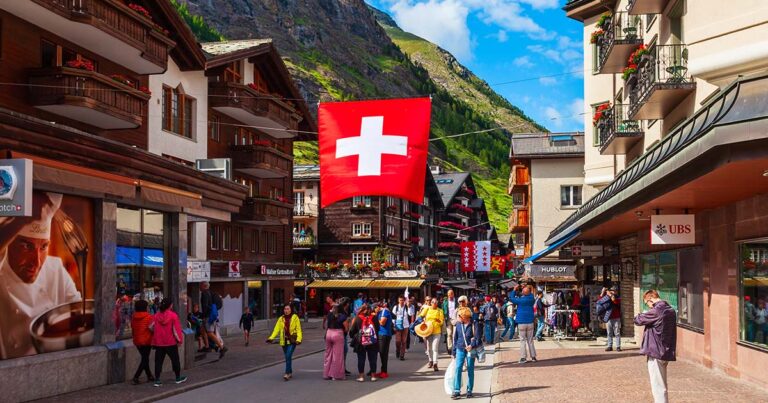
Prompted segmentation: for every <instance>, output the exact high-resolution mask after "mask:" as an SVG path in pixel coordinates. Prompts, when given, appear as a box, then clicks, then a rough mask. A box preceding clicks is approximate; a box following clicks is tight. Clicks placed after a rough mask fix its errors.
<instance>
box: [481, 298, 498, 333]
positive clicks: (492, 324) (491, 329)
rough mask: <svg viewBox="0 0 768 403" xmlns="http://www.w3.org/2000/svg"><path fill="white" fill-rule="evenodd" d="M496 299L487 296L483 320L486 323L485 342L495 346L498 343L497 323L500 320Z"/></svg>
mask: <svg viewBox="0 0 768 403" xmlns="http://www.w3.org/2000/svg"><path fill="white" fill-rule="evenodd" d="M495 299H496V297H493V299H491V297H488V296H486V297H485V305H483V310H482V313H483V320H484V321H485V342H486V343H487V344H493V343H495V342H496V321H497V320H499V308H498V307H496V301H494V300H495Z"/></svg>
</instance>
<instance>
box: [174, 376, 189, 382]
mask: <svg viewBox="0 0 768 403" xmlns="http://www.w3.org/2000/svg"><path fill="white" fill-rule="evenodd" d="M186 381H187V377H186V376H184V375H182V376H180V377H178V378H176V383H184V382H186Z"/></svg>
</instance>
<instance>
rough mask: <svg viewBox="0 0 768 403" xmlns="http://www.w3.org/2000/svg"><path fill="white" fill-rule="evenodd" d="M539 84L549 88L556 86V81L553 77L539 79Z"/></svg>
mask: <svg viewBox="0 0 768 403" xmlns="http://www.w3.org/2000/svg"><path fill="white" fill-rule="evenodd" d="M539 84H541V85H546V86H551V85H555V84H557V79H556V78H554V77H540V78H539Z"/></svg>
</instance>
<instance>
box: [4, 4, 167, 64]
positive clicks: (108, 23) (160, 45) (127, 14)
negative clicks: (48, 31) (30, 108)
mask: <svg viewBox="0 0 768 403" xmlns="http://www.w3.org/2000/svg"><path fill="white" fill-rule="evenodd" d="M17 1H18V0H17ZM25 1H26V0H25ZM32 1H34V2H35V3H36V4H38V5H40V6H42V7H45V8H47V9H48V10H50V11H53V12H55V13H57V14H59V15H60V16H62V17H64V18H67V19H69V20H71V21H74V22H78V23H82V24H87V25H91V26H93V27H95V28H98V29H99V30H101V31H103V32H106V33H108V34H109V35H111V36H113V37H114V38H116V39H118V40H120V41H122V42H124V43H127V44H129V45H130V46H132V47H134V48H136V49H137V50H139V51H140V54H141V57H142V58H144V59H145V60H147V61H149V62H151V63H152V64H154V65H155V66H156V68H153V69H149V70H145V69H143V68H141V67H137V66H140V65H132V63H130V62H124V61H123V60H121V59H122V58H129V57H134V56H133V55H129V54H125V53H121V50H120V49H119V48H117V47H112V48H109V47H108V46H107V50H106V51H105V54H103V56H106V57H108V58H110V59H113V60H115V61H116V62H118V63H120V64H123V65H125V66H126V67H129V68H131V69H132V70H134V71H136V72H137V73H142V74H148V73H159V72H162V71H164V70H165V69H166V66H167V63H168V52H169V51H170V49H171V48H173V46H175V43H174V42H173V41H172V40H171V39H170V38H169V37H168V34H167V31H165V29H164V28H163V27H161V26H159V25H157V23H155V22H153V21H152V19H151V17H148V16H145V15H143V14H142V13H140V12H137V11H135V10H132V9H131V8H130V7H128V5H126V3H125V2H123V1H121V0H32ZM15 7H16V6H15ZM41 18H42V16H41ZM42 26H43V27H45V28H47V26H45V25H42ZM52 29H54V30H55V27H52ZM67 29H71V28H67ZM57 33H58V32H57ZM58 34H61V33H58ZM83 34H84V35H88V34H87V33H85V32H84V33H83ZM62 36H64V37H67V36H66V34H65V35H62ZM75 36H76V37H77V36H78V35H75ZM96 39H98V38H94V37H90V38H88V37H86V38H85V39H83V42H84V43H77V44H78V45H81V46H84V47H86V48H91V47H92V46H91V45H93V44H94V43H93V42H94V41H95V42H96V43H95V44H98V41H96ZM70 40H71V39H70ZM92 40H93V41H92ZM102 45H104V44H103V43H102ZM90 50H93V51H95V50H94V49H90ZM110 52H114V55H112V54H110ZM129 64H130V65H129Z"/></svg>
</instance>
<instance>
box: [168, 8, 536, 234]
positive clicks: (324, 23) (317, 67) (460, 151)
mask: <svg viewBox="0 0 768 403" xmlns="http://www.w3.org/2000/svg"><path fill="white" fill-rule="evenodd" d="M176 1H178V2H179V3H181V4H183V5H185V6H186V7H187V8H188V10H189V12H190V13H191V14H192V15H201V16H202V17H203V18H204V20H205V22H206V23H207V24H209V25H210V26H212V27H213V28H215V29H217V30H218V31H219V32H221V34H222V35H223V36H225V37H227V38H229V39H244V38H267V37H268V38H272V39H273V41H274V43H275V45H276V46H277V48H278V49H279V50H280V53H281V54H282V55H283V56H284V60H285V62H286V64H287V66H288V68H289V69H290V70H291V73H292V74H293V76H294V79H295V80H296V83H297V85H298V87H299V89H300V91H302V93H303V94H304V97H305V99H307V101H308V103H309V104H310V105H311V106H312V107H313V108H316V105H317V102H319V101H330V100H352V99H366V98H388V97H410V96H417V95H432V104H433V108H432V131H431V137H432V138H440V139H441V140H439V141H432V142H431V143H430V159H431V162H432V163H435V164H440V165H442V166H444V167H445V168H446V169H449V170H464V171H469V172H472V174H473V177H474V181H475V184H476V186H477V187H478V190H479V195H480V196H481V197H483V198H484V199H485V200H486V203H487V207H488V214H489V216H490V219H491V222H492V223H493V224H494V225H495V226H496V227H497V229H498V232H499V233H504V232H507V218H508V216H509V210H510V208H511V204H512V203H511V200H510V198H509V197H508V196H507V193H506V185H507V179H508V175H509V162H508V155H509V135H510V132H526V131H540V130H543V128H542V127H541V126H540V125H538V124H536V123H535V122H533V121H532V120H531V119H529V118H528V117H527V116H525V115H524V114H523V113H522V111H520V110H519V109H518V108H516V107H515V106H513V105H511V104H510V103H509V102H507V101H506V100H505V99H503V98H502V97H501V96H499V95H498V94H496V93H495V92H493V90H492V89H491V88H490V87H489V86H488V85H487V84H486V83H485V82H484V81H482V80H481V79H479V78H478V77H477V76H475V75H474V74H473V73H472V72H471V71H469V70H468V69H466V68H465V67H464V66H462V65H461V64H459V63H458V62H457V61H456V59H455V58H454V57H453V56H452V55H450V53H448V52H446V51H444V50H442V49H440V48H439V47H438V46H436V45H434V44H432V43H430V42H428V41H426V40H424V39H422V38H419V37H417V36H414V35H411V34H408V33H406V32H404V31H402V30H401V29H400V28H398V27H397V25H396V24H395V23H394V22H393V21H392V20H391V19H390V18H389V17H388V16H387V15H386V14H384V13H381V12H379V11H378V10H375V9H372V8H369V7H368V6H367V5H366V4H365V3H364V1H362V0H290V1H287V0H280V1H275V0H215V1H212V0H176ZM214 3H215V4H214ZM498 127H507V128H509V131H504V130H495V131H489V132H486V133H482V134H474V135H468V136H462V137H454V138H446V136H449V135H452V134H457V133H465V132H470V131H477V130H486V129H491V128H498ZM294 156H295V161H296V163H316V162H317V144H316V143H313V142H304V143H300V142H297V143H296V145H295V148H294Z"/></svg>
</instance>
